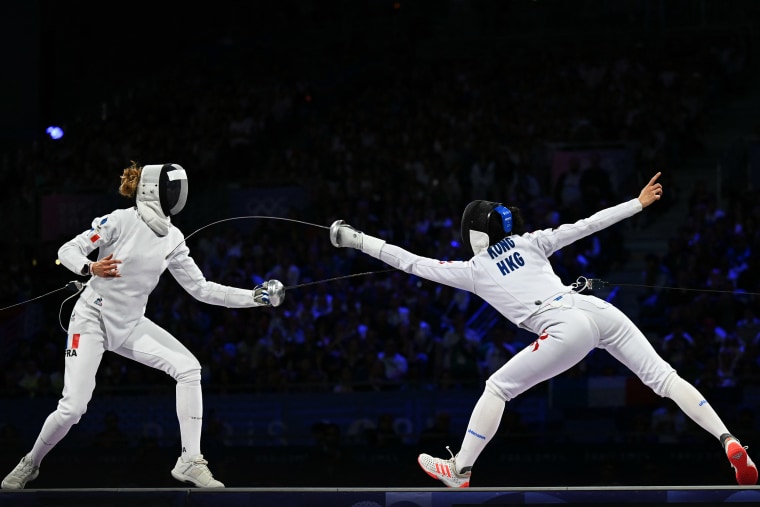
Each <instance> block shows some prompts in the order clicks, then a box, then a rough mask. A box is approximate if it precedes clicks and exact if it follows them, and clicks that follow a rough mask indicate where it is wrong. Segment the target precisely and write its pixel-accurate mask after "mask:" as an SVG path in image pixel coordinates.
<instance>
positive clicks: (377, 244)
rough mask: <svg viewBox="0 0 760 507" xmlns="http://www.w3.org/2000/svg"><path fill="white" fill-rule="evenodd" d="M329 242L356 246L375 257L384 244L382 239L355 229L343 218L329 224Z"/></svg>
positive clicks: (335, 244)
mask: <svg viewBox="0 0 760 507" xmlns="http://www.w3.org/2000/svg"><path fill="white" fill-rule="evenodd" d="M330 242H331V243H332V244H333V246H336V247H338V248H346V247H348V248H356V249H357V250H361V251H362V252H364V253H366V254H369V255H371V256H372V257H376V258H380V250H381V249H382V248H383V245H385V241H384V240H382V239H379V238H376V237H374V236H370V235H369V234H364V233H363V232H362V231H357V230H356V229H354V228H353V227H351V226H350V225H348V224H347V223H346V222H345V221H343V220H336V221H335V222H333V223H332V225H331V226H330Z"/></svg>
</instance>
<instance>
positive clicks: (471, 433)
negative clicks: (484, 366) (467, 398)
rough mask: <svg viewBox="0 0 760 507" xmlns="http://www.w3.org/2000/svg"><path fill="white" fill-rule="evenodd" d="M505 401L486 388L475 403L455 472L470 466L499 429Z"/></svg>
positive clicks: (458, 454)
mask: <svg viewBox="0 0 760 507" xmlns="http://www.w3.org/2000/svg"><path fill="white" fill-rule="evenodd" d="M504 405H505V402H504V400H502V399H501V398H499V397H498V396H497V395H495V394H494V393H492V392H491V391H489V390H488V389H486V390H485V391H483V394H482V395H481V396H480V399H479V400H478V402H477V403H476V404H475V408H474V409H473V410H472V414H471V415H470V422H469V423H468V424H467V433H465V435H464V439H463V440H462V447H461V448H460V449H459V453H457V459H456V467H457V472H461V471H462V470H463V469H465V471H467V470H466V469H467V467H472V465H474V464H475V460H477V459H478V456H480V453H481V452H483V449H485V447H486V445H487V444H488V442H490V441H491V439H492V438H493V436H494V435H495V434H496V430H498V429H499V424H500V423H501V416H502V415H503V414H504Z"/></svg>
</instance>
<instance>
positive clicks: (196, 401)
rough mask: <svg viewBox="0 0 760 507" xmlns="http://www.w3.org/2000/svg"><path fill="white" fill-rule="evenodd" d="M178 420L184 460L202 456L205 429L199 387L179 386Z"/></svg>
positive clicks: (190, 385)
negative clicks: (203, 431) (202, 434)
mask: <svg viewBox="0 0 760 507" xmlns="http://www.w3.org/2000/svg"><path fill="white" fill-rule="evenodd" d="M177 418H178V419H179V433H180V438H181V440H182V459H183V460H184V461H189V460H190V458H192V457H194V456H197V455H198V454H201V431H202V428H203V394H202V392H201V386H200V382H198V385H192V384H181V383H180V384H177Z"/></svg>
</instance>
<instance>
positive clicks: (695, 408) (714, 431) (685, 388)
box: [668, 374, 729, 439]
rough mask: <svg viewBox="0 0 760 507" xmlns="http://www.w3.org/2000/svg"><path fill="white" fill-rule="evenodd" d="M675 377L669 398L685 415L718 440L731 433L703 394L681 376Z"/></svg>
mask: <svg viewBox="0 0 760 507" xmlns="http://www.w3.org/2000/svg"><path fill="white" fill-rule="evenodd" d="M674 376H675V378H674V379H673V381H672V384H671V386H670V392H669V393H668V397H669V398H670V399H672V400H673V401H674V402H675V403H676V405H678V407H679V408H680V409H681V410H683V413H684V414H686V415H687V416H689V417H690V418H691V420H692V421H694V422H695V423H697V424H698V425H699V426H701V427H702V429H704V430H705V431H707V432H708V433H709V434H711V435H712V436H714V437H715V438H717V439H720V436H721V435H723V434H725V433H729V431H728V428H726V425H725V424H723V421H722V420H721V419H720V417H719V416H718V414H717V413H716V412H715V410H714V409H713V408H712V407H711V406H710V404H709V403H707V400H705V397H704V396H702V393H700V392H699V391H698V390H697V388H696V387H694V386H693V385H691V384H690V383H688V382H686V381H685V380H684V379H682V378H681V377H680V376H678V375H675V374H674Z"/></svg>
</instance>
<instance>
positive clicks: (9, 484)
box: [2, 454, 40, 489]
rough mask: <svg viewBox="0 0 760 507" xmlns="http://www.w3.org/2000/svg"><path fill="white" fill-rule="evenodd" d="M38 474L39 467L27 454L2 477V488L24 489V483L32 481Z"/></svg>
mask: <svg viewBox="0 0 760 507" xmlns="http://www.w3.org/2000/svg"><path fill="white" fill-rule="evenodd" d="M38 475H40V467H39V466H37V465H35V464H34V462H33V461H32V458H31V457H30V456H29V455H28V454H27V455H26V456H24V457H23V458H21V461H20V462H19V464H18V465H16V468H14V469H13V470H12V471H11V473H9V474H8V475H6V476H5V479H3V483H2V488H3V489H24V486H26V483H27V482H29V481H33V480H34V479H36V478H37V476H38Z"/></svg>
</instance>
